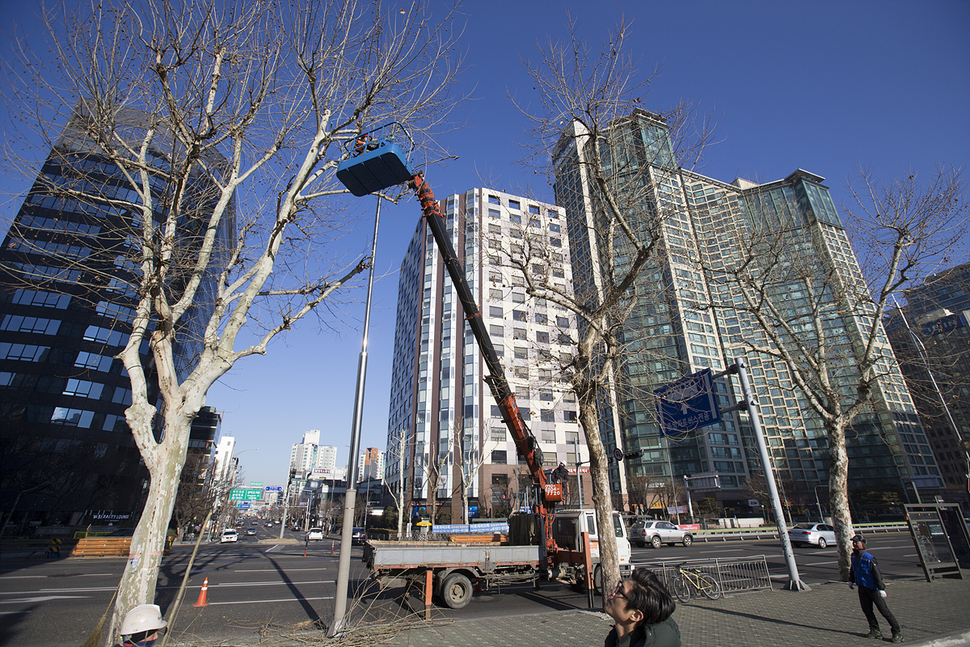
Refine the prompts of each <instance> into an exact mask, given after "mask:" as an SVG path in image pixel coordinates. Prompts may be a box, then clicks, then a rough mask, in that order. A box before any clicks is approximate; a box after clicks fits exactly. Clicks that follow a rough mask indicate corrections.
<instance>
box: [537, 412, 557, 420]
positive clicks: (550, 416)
mask: <svg viewBox="0 0 970 647" xmlns="http://www.w3.org/2000/svg"><path fill="white" fill-rule="evenodd" d="M539 420H540V421H542V422H555V421H556V412H555V411H553V410H552V409H540V410H539Z"/></svg>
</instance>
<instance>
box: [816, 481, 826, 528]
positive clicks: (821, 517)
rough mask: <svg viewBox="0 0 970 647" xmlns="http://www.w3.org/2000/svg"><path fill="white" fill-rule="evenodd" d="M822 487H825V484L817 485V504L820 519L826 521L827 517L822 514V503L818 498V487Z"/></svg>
mask: <svg viewBox="0 0 970 647" xmlns="http://www.w3.org/2000/svg"><path fill="white" fill-rule="evenodd" d="M820 487H825V486H824V485H816V486H815V505H817V506H818V520H819V521H825V517H824V516H823V515H822V503H821V502H820V501H819V500H818V489H819V488H820Z"/></svg>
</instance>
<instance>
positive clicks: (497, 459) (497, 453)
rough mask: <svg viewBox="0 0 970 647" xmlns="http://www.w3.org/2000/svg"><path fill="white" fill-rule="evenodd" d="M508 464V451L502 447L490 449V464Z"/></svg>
mask: <svg viewBox="0 0 970 647" xmlns="http://www.w3.org/2000/svg"><path fill="white" fill-rule="evenodd" d="M507 464H508V452H507V451H505V450H504V449H495V450H493V451H492V465H507Z"/></svg>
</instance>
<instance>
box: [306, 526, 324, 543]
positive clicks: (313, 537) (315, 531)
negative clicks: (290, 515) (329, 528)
mask: <svg viewBox="0 0 970 647" xmlns="http://www.w3.org/2000/svg"><path fill="white" fill-rule="evenodd" d="M306 538H307V541H323V528H310V529H309V530H308V531H307V533H306Z"/></svg>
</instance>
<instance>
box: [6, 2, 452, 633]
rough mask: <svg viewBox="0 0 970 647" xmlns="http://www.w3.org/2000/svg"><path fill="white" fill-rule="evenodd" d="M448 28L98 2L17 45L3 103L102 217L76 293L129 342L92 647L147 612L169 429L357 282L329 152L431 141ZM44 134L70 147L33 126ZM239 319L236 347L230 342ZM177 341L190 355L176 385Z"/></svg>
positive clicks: (168, 462) (403, 19)
mask: <svg viewBox="0 0 970 647" xmlns="http://www.w3.org/2000/svg"><path fill="white" fill-rule="evenodd" d="M64 11H65V12H66V11H67V9H66V8H65V10H64ZM450 20H451V14H448V15H445V16H444V18H443V20H435V19H434V18H433V17H432V16H430V15H428V13H427V12H426V11H425V10H423V9H422V7H420V6H417V5H413V6H410V7H408V8H407V10H402V11H400V12H398V11H396V10H395V11H393V12H388V10H387V8H385V7H384V6H383V5H381V4H380V3H377V2H373V3H368V2H358V1H356V0H329V1H323V2H318V3H311V4H304V5H299V6H297V5H290V4H286V3H284V4H280V3H271V2H264V1H262V0H257V1H255V2H251V3H246V4H244V5H237V4H231V5H226V6H223V5H222V4H221V3H218V2H214V1H203V2H199V3H193V4H189V5H186V6H174V5H172V4H170V3H169V2H167V1H165V0H143V1H136V0H132V1H131V2H127V1H126V0H117V1H116V2H114V3H108V4H104V3H99V4H94V5H91V6H89V7H87V8H86V9H84V8H82V9H79V10H78V11H77V13H75V14H72V15H54V14H50V15H48V16H47V26H48V31H49V35H50V39H49V40H50V42H49V43H36V44H35V43H34V42H33V41H28V40H27V39H22V40H21V41H20V42H19V43H18V45H19V49H18V50H17V54H18V56H19V59H20V60H19V64H18V65H16V69H17V70H18V72H19V74H20V77H19V78H18V79H16V81H15V83H16V84H17V87H15V88H14V93H11V95H10V96H8V97H6V101H7V102H8V104H11V105H12V104H13V103H14V102H16V101H18V97H19V99H20V103H19V105H20V106H21V114H20V118H21V119H22V120H23V122H24V123H25V127H27V126H33V127H35V128H36V129H37V131H38V135H39V136H40V137H41V138H42V140H43V142H45V143H46V145H47V146H48V147H49V148H48V150H55V151H59V152H60V153H61V154H62V159H61V160H60V161H61V162H62V163H63V164H64V165H65V166H67V167H73V168H75V169H76V170H77V172H75V173H74V174H73V176H72V175H71V174H70V173H66V174H65V177H71V178H72V179H71V181H68V182H58V183H52V184H51V185H50V186H48V187H46V189H47V190H48V191H49V193H50V194H52V195H56V196H57V197H58V198H60V199H63V200H65V201H74V202H76V203H77V204H80V205H96V206H98V207H103V208H105V209H108V210H111V211H112V213H116V214H118V217H117V218H116V219H115V220H117V223H116V230H117V231H121V234H120V235H119V234H116V236H117V237H118V239H119V243H118V244H117V245H116V246H115V247H113V248H112V249H111V250H107V251H109V252H116V255H117V256H118V258H119V264H120V265H121V268H122V269H123V270H124V271H121V270H120V269H119V271H118V272H105V273H103V274H102V275H101V276H99V277H97V280H96V281H94V282H93V283H92V284H90V286H89V287H90V289H91V291H92V295H94V298H97V295H96V291H97V290H103V289H105V288H104V286H106V285H111V286H117V287H118V288H119V289H123V290H125V291H127V293H129V294H130V295H131V298H132V302H131V307H130V308H127V309H123V310H122V312H120V313H119V317H120V318H124V319H125V320H126V323H127V324H129V325H130V330H131V331H132V332H131V335H130V337H129V338H128V342H127V345H126V346H125V349H124V351H123V352H122V353H121V354H120V358H121V359H122V361H123V363H124V367H125V370H126V371H127V373H128V376H129V377H130V380H131V388H132V405H131V406H130V407H129V408H128V410H127V412H126V417H127V422H128V425H129V426H130V428H131V430H132V433H133V434H134V437H135V440H136V443H137V446H138V448H139V450H140V452H141V455H142V457H143V458H144V461H145V464H146V465H147V466H148V470H149V472H150V474H151V485H150V491H149V494H148V499H147V503H146V505H145V508H144V512H143V514H142V517H141V521H140V522H139V525H138V528H137V530H136V532H135V535H134V537H133V540H132V548H131V558H130V560H129V564H128V567H127V568H126V569H125V573H124V575H123V578H122V583H121V588H120V590H119V594H118V597H117V603H116V605H115V611H114V616H113V619H112V623H111V626H110V627H109V631H107V632H105V634H104V635H105V636H106V641H107V642H109V643H110V641H111V640H112V639H114V638H115V637H116V635H115V632H116V628H117V627H118V626H119V623H120V620H121V618H123V617H124V615H125V613H127V611H128V610H129V609H131V608H132V607H134V606H135V605H138V604H143V603H146V602H150V601H151V600H152V599H153V598H154V592H155V582H156V579H157V574H158V567H159V560H160V556H161V553H162V550H161V549H162V544H163V542H164V537H165V530H166V528H167V526H168V522H169V519H170V517H171V514H172V506H173V504H174V500H175V492H176V490H177V487H178V483H179V474H180V471H181V468H182V465H183V463H184V460H185V456H186V448H187V444H188V437H189V425H190V423H191V421H192V419H193V418H194V417H195V415H196V413H197V412H198V411H199V409H200V408H201V407H202V406H203V405H204V404H205V395H206V392H207V390H208V388H209V387H210V386H211V385H212V384H213V383H214V382H215V381H216V380H217V379H219V378H220V377H221V376H222V375H224V374H225V373H226V372H227V371H228V370H229V369H230V368H231V367H232V366H233V364H234V363H235V362H236V361H237V360H239V359H241V358H243V357H248V356H250V355H261V354H265V353H266V352H267V348H268V345H269V343H270V342H271V341H272V340H273V339H274V338H275V337H276V336H277V335H279V334H281V333H283V332H284V331H286V330H288V329H290V328H291V327H292V326H294V325H295V324H296V323H297V322H298V321H299V320H301V319H303V318H304V317H307V316H308V315H311V314H313V313H315V312H317V311H318V310H319V309H321V307H325V304H326V303H327V300H328V299H329V298H330V297H332V296H334V294H335V292H336V291H337V290H339V289H340V288H342V287H344V286H346V285H347V283H348V282H349V281H351V279H353V278H354V277H355V276H356V275H357V274H358V273H360V272H361V271H363V270H364V269H365V268H366V261H365V260H351V261H350V262H347V261H340V260H339V259H337V260H333V259H334V258H335V256H337V254H336V253H335V252H334V251H333V249H331V248H328V247H327V243H328V242H332V241H333V239H334V237H335V236H336V235H337V234H338V231H339V227H341V226H342V225H343V224H344V223H341V221H340V219H339V218H338V214H339V209H340V207H341V206H342V205H343V203H342V202H341V201H339V200H336V201H335V200H334V196H337V195H338V194H341V193H343V189H342V187H340V186H339V185H338V184H336V182H335V180H334V176H333V172H334V169H335V167H336V164H337V160H338V157H339V155H340V150H339V146H340V144H341V142H344V141H347V140H352V139H353V138H355V137H356V135H358V134H359V133H360V132H361V131H362V130H363V129H366V128H367V126H368V125H372V124H378V123H382V122H386V121H398V122H401V123H403V124H404V125H405V126H406V127H408V128H409V129H410V131H411V134H412V135H414V136H415V137H416V139H417V140H418V143H419V145H424V146H430V145H432V144H433V141H432V140H431V139H430V135H431V134H432V133H433V132H434V131H435V129H436V127H438V126H439V125H440V124H441V122H442V120H443V119H444V118H445V117H446V116H447V114H448V112H449V109H450V107H451V106H452V105H453V101H454V100H455V97H450V96H449V95H448V94H447V90H448V88H449V87H450V81H451V79H452V78H453V75H454V73H455V70H456V69H457V67H458V66H457V65H456V64H454V61H452V60H449V58H450V57H451V56H452V46H453V44H454V42H453V40H452V39H453V38H454V33H455V32H454V31H452V30H451V29H450ZM65 26H66V27H65ZM48 47H50V48H51V49H50V50H49V49H48ZM48 51H51V52H53V54H52V56H53V57H54V60H53V61H47V60H45V58H44V57H45V56H47V53H48ZM64 123H68V124H69V126H68V131H67V133H68V134H69V135H70V137H69V140H66V141H68V143H69V144H70V146H58V142H55V138H54V136H53V135H52V134H51V133H50V132H49V131H48V130H47V129H48V128H49V127H50V126H51V125H53V124H64ZM62 141H65V140H62ZM79 144H81V145H82V146H81V147H80V148H81V152H82V154H81V155H80V156H78V155H75V153H76V152H78V145H79ZM72 149H73V150H72ZM82 158H83V159H82ZM85 160H87V161H92V162H96V163H98V164H104V165H106V166H104V167H99V168H100V169H102V170H105V171H106V172H108V173H110V175H111V178H112V179H111V181H106V180H97V179H92V175H91V173H90V172H87V171H86V170H85V167H84V165H83V164H82V163H81V162H82V161H85ZM97 177H102V176H100V175H98V176H97ZM122 189H123V190H122ZM247 322H248V323H249V324H250V325H251V326H255V327H256V328H249V330H251V331H252V332H254V333H255V341H254V342H252V343H250V342H249V341H244V340H248V339H249V337H246V336H241V333H242V331H243V330H244V329H246V328H247ZM193 329H198V330H199V331H200V333H199V334H198V336H196V337H194V338H188V339H186V338H185V336H186V335H189V332H188V331H190V330H193ZM180 335H182V336H183V337H180ZM179 342H181V343H190V342H192V343H195V344H197V346H198V349H199V350H198V356H197V357H196V358H195V360H194V361H193V362H191V365H190V366H189V367H187V368H188V369H190V370H187V371H185V373H180V372H179V370H178V369H179V368H181V367H179V366H177V360H176V357H177V355H176V352H175V350H174V346H175V345H176V344H177V343H179ZM144 343H147V344H148V345H149V346H150V349H151V361H152V363H153V366H152V367H149V366H147V365H146V358H145V356H144V355H143V354H142V353H141V352H139V351H140V349H141V348H142V345H143V344H144ZM152 371H154V372H155V373H156V374H157V380H153V378H152V375H151V373H152ZM153 382H157V385H158V389H159V393H160V396H159V397H160V401H159V404H158V405H157V406H156V405H154V404H153V403H152V402H153V401H152V399H151V398H150V396H149V393H150V390H151V388H152V386H151V384H152V383H153ZM156 421H159V422H160V424H159V429H160V433H158V435H157V436H156V434H155V433H154V432H155V429H156V428H155V426H154V423H155V422H156Z"/></svg>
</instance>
